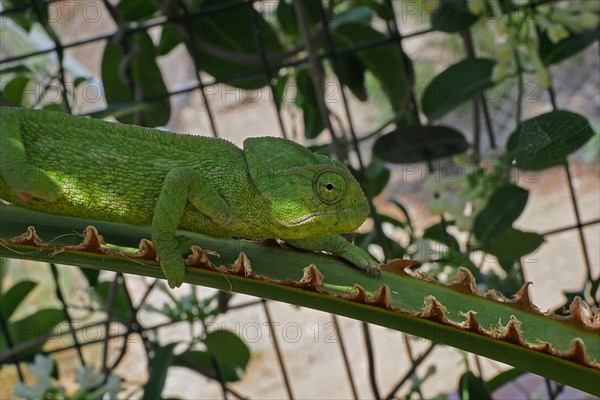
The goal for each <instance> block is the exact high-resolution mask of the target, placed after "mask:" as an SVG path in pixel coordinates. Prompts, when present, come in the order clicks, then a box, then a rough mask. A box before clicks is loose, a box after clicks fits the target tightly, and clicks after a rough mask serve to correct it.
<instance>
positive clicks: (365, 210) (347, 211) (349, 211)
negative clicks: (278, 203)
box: [282, 207, 369, 227]
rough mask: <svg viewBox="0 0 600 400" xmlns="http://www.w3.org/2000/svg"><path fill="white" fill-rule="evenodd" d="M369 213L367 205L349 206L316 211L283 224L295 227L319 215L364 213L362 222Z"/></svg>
mask: <svg viewBox="0 0 600 400" xmlns="http://www.w3.org/2000/svg"><path fill="white" fill-rule="evenodd" d="M368 213H369V209H368V208H365V207H356V208H347V209H345V210H337V211H322V212H316V213H313V214H310V215H307V216H305V217H302V218H299V219H296V220H294V221H286V222H283V223H282V225H285V226H287V227H294V226H299V225H304V224H307V223H309V222H312V221H314V220H315V219H316V218H319V217H327V216H332V215H342V214H355V215H364V218H363V220H361V222H362V221H364V219H366V218H367V215H368Z"/></svg>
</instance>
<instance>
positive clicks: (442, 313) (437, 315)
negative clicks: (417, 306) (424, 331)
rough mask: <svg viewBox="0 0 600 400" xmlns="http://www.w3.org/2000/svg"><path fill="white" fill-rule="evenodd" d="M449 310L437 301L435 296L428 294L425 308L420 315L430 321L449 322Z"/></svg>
mask: <svg viewBox="0 0 600 400" xmlns="http://www.w3.org/2000/svg"><path fill="white" fill-rule="evenodd" d="M447 312H448V310H447V309H446V307H445V306H444V305H443V304H442V303H440V302H439V301H437V299H436V298H435V297H433V296H427V297H425V308H424V309H423V311H421V313H420V314H419V316H420V317H422V318H425V319H428V320H430V321H436V322H442V323H448V322H449V321H448V318H446V314H447Z"/></svg>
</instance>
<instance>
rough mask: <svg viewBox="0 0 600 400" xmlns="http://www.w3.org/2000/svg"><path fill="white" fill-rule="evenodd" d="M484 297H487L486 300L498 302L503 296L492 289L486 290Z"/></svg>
mask: <svg viewBox="0 0 600 400" xmlns="http://www.w3.org/2000/svg"><path fill="white" fill-rule="evenodd" d="M483 297H485V298H486V299H490V300H495V301H498V300H499V299H500V298H502V297H503V296H501V295H500V294H499V293H498V292H496V291H495V290H494V289H490V290H486V292H485V293H484V294H483Z"/></svg>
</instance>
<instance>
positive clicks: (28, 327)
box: [0, 308, 65, 361]
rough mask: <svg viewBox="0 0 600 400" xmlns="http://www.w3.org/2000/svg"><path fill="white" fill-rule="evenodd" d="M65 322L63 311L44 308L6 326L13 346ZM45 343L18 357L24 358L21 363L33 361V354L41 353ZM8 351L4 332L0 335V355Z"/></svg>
mask: <svg viewBox="0 0 600 400" xmlns="http://www.w3.org/2000/svg"><path fill="white" fill-rule="evenodd" d="M64 320H65V312H64V310H59V309H55V308H46V309H43V310H39V311H37V312H35V313H33V314H31V315H29V316H27V317H25V318H23V319H20V320H18V321H15V322H13V323H9V324H8V326H7V327H8V333H9V335H10V337H11V339H12V344H13V346H15V345H18V344H19V343H23V342H26V341H28V340H32V339H39V338H40V337H42V336H44V335H46V334H48V333H51V332H52V331H53V330H54V328H55V327H56V326H57V325H59V324H60V323H61V322H63V321H64ZM44 343H45V341H43V342H41V343H38V344H36V345H34V346H32V347H31V348H29V349H28V350H25V351H24V352H22V353H20V354H19V356H26V357H25V358H24V359H23V358H21V360H22V361H28V360H30V359H33V356H34V354H36V353H38V352H40V351H41V349H42V347H43V346H44ZM7 350H8V345H7V343H6V338H5V336H4V332H1V333H0V354H2V353H4V352H6V351H7Z"/></svg>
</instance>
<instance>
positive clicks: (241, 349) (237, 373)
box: [204, 329, 250, 382]
mask: <svg viewBox="0 0 600 400" xmlns="http://www.w3.org/2000/svg"><path fill="white" fill-rule="evenodd" d="M204 344H205V345H206V351H207V352H208V354H209V355H210V356H212V357H214V358H215V360H216V361H217V365H218V367H219V370H220V372H221V376H222V377H223V379H224V380H225V381H226V382H235V381H238V380H240V379H241V378H242V376H243V374H244V371H245V369H246V366H247V365H248V362H249V361H250V350H249V349H248V346H246V344H245V343H244V341H243V340H242V339H240V338H239V337H238V336H237V335H236V334H235V333H233V332H230V331H227V330H223V329H218V330H215V331H213V332H209V333H208V335H206V339H205V340H204Z"/></svg>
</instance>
